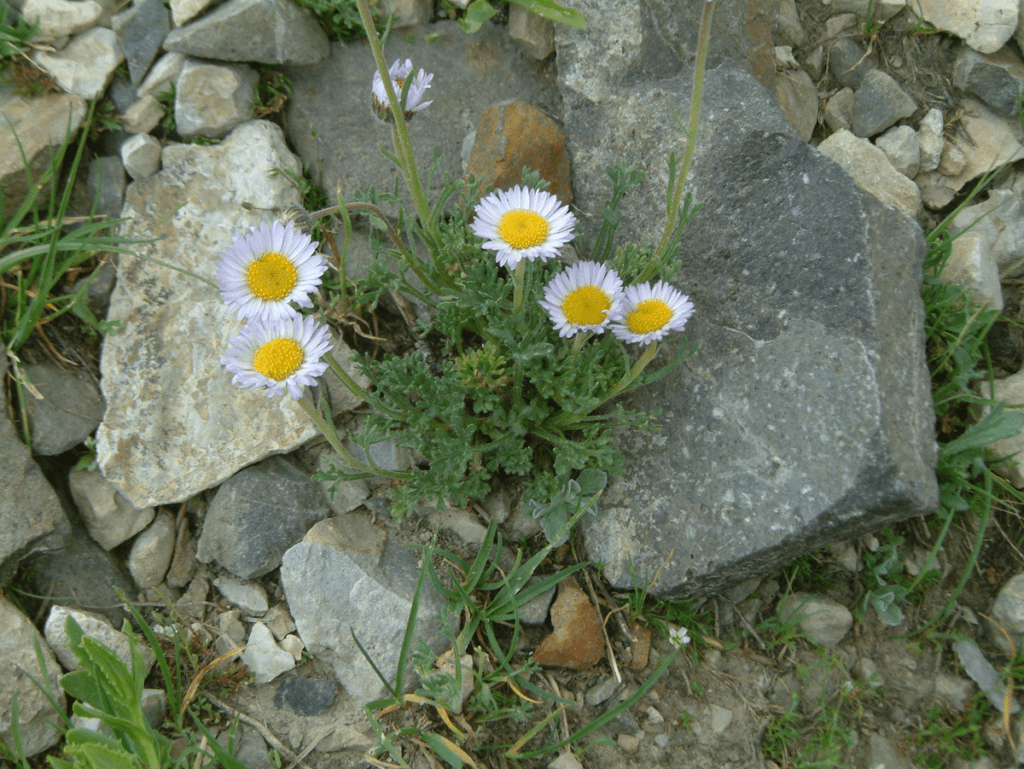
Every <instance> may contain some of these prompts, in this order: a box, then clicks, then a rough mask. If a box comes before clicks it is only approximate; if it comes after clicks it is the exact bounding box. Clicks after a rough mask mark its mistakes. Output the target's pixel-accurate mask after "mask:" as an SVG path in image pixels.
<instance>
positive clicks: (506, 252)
mask: <svg viewBox="0 0 1024 769" xmlns="http://www.w3.org/2000/svg"><path fill="white" fill-rule="evenodd" d="M475 212H476V218H474V219H473V223H472V224H471V225H470V227H471V228H472V229H473V232H474V233H475V234H476V235H477V237H480V238H483V239H484V243H483V247H484V248H486V249H489V250H491V251H497V252H498V253H497V255H496V258H497V260H498V264H500V265H501V266H502V267H508V268H509V269H511V268H513V267H515V266H516V264H518V263H519V260H520V259H529V260H530V261H533V260H534V259H540V260H541V261H542V262H543V261H544V260H546V259H550V258H551V257H552V256H555V255H556V254H558V251H559V249H561V248H562V246H564V245H565V244H566V243H568V242H569V241H570V240H572V236H573V227H574V226H575V225H576V217H575V216H573V214H572V212H571V211H570V210H569V207H568V206H563V205H561V204H560V203H559V200H558V198H556V197H555V196H554V195H552V194H551V193H549V192H545V191H544V190H534V189H530V188H528V187H520V186H519V185H516V186H515V187H513V188H512V189H510V190H498V191H497V192H492V193H491V194H490V195H488V196H487V197H486V198H484V199H483V200H481V201H480V202H479V203H477V205H476V209H475Z"/></svg>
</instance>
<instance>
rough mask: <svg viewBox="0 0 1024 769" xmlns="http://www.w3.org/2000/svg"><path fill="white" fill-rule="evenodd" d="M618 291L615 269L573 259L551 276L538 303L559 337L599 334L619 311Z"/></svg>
mask: <svg viewBox="0 0 1024 769" xmlns="http://www.w3.org/2000/svg"><path fill="white" fill-rule="evenodd" d="M621 292H622V278H620V277H619V275H618V273H617V272H615V270H610V269H608V268H607V267H605V266H604V265H603V264H601V263H600V262H577V263H576V264H574V265H572V266H571V267H568V268H566V269H565V270H563V271H562V272H560V273H558V274H557V275H556V276H555V277H554V278H552V280H551V282H550V283H548V285H547V286H546V287H545V289H544V299H543V300H542V301H541V302H540V306H541V307H543V308H544V309H545V310H547V311H548V315H549V316H550V317H551V322H552V323H554V324H555V330H556V331H557V332H558V335H559V336H574V335H576V334H578V333H580V332H581V331H590V332H592V333H595V334H603V333H604V330H605V327H606V326H607V325H608V324H609V323H610V322H611V321H612V320H614V319H615V317H616V316H617V315H618V313H619V305H620V299H619V296H620V294H621Z"/></svg>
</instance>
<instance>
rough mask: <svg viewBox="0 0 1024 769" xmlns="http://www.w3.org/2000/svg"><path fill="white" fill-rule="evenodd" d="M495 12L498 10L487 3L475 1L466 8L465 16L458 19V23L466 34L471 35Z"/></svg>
mask: <svg viewBox="0 0 1024 769" xmlns="http://www.w3.org/2000/svg"><path fill="white" fill-rule="evenodd" d="M497 12H498V9H497V8H495V7H494V6H493V5H491V4H490V3H488V2H487V0H475V2H473V3H470V4H469V7H468V8H466V15H465V16H464V17H463V18H461V19H459V23H460V24H461V25H462V28H463V29H464V30H466V32H468V33H469V34H473V33H474V32H477V31H478V30H479V29H480V27H482V26H483V25H484V22H485V21H488V20H489V19H490V18H491V17H492V16H493V15H494V14H496V13H497Z"/></svg>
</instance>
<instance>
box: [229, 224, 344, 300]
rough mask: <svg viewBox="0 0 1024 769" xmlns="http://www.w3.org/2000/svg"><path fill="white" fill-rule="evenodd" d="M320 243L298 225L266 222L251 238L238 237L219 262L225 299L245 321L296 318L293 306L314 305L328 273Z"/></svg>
mask: <svg viewBox="0 0 1024 769" xmlns="http://www.w3.org/2000/svg"><path fill="white" fill-rule="evenodd" d="M318 245H319V243H315V242H314V241H313V240H312V239H311V238H310V237H309V236H308V235H306V234H305V233H303V232H301V231H300V230H297V229H296V228H295V224H294V223H293V222H288V224H285V225H283V224H281V222H278V221H275V222H274V223H273V224H271V225H269V226H268V225H267V223H266V222H260V226H259V228H258V229H257V228H256V227H250V228H249V232H248V234H242V233H235V236H234V238H233V242H232V244H231V245H230V246H228V247H227V248H226V249H224V250H223V251H221V253H220V261H218V262H217V282H218V283H219V284H220V295H221V299H223V300H224V303H225V304H226V305H227V306H228V309H230V310H232V311H234V312H237V313H238V317H239V318H250V319H253V320H275V319H278V318H289V317H292V316H293V315H295V314H296V311H295V308H293V307H292V302H294V303H296V304H298V305H299V306H301V307H312V306H313V302H312V301H310V298H309V295H310V294H311V293H312V292H313V291H315V290H316V288H317V286H319V285H320V276H321V275H323V274H324V272H325V271H326V270H327V260H326V259H325V258H324V257H323V256H322V255H321V254H318V253H317V252H316V249H317V246H318Z"/></svg>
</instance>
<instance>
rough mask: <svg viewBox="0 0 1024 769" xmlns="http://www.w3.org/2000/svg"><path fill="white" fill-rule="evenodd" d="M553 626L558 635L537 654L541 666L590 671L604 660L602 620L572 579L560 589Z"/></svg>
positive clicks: (553, 606)
mask: <svg viewBox="0 0 1024 769" xmlns="http://www.w3.org/2000/svg"><path fill="white" fill-rule="evenodd" d="M551 624H553V625H554V626H555V630H554V632H553V633H551V635H549V636H548V637H547V638H545V639H544V640H543V641H541V642H540V646H538V647H537V651H535V652H534V654H533V658H534V660H536V661H537V662H538V663H539V664H541V665H557V666H559V667H563V668H570V669H572V670H587V669H588V668H591V667H593V666H594V665H595V664H596V663H597V662H598V661H599V660H600V659H601V658H602V657H603V656H604V635H603V634H602V632H601V618H600V617H599V616H598V615H597V612H596V611H595V610H594V607H593V606H592V605H591V603H590V599H589V598H587V595H586V593H584V592H583V591H582V590H580V589H579V587H578V586H577V585H576V583H575V582H573V581H572V580H571V579H566V580H565V581H563V582H562V583H561V584H560V585H559V586H558V598H556V599H555V603H554V604H553V605H552V606H551Z"/></svg>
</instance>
